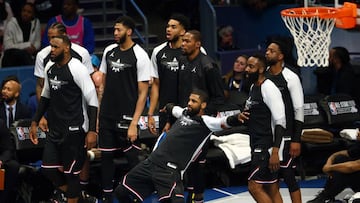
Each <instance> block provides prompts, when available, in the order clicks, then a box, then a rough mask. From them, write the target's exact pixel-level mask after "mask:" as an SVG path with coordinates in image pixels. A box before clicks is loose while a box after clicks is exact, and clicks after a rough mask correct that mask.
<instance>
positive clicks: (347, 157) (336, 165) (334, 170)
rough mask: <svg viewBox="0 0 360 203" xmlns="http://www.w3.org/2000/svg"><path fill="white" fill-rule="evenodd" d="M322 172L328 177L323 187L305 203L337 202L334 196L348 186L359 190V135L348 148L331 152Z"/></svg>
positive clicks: (355, 190) (356, 190)
mask: <svg viewBox="0 0 360 203" xmlns="http://www.w3.org/2000/svg"><path fill="white" fill-rule="evenodd" d="M323 172H324V173H326V174H327V176H328V178H327V181H326V183H325V187H324V189H323V190H322V191H321V192H320V193H319V194H318V195H317V196H316V197H315V198H314V199H313V200H310V201H308V202H307V203H324V202H337V201H335V196H336V195H338V194H339V193H340V192H342V191H343V190H344V189H345V188H348V187H350V188H351V189H352V190H353V191H354V192H355V193H356V192H360V187H359V179H360V135H359V134H358V135H357V141H356V143H354V144H353V145H352V146H351V147H349V149H347V150H341V151H338V152H335V153H333V154H332V155H330V157H329V158H328V159H327V161H326V163H325V165H324V167H323Z"/></svg>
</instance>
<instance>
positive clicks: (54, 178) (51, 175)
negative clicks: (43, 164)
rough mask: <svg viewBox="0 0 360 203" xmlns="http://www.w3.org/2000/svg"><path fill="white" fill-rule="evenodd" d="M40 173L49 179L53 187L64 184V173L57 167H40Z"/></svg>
mask: <svg viewBox="0 0 360 203" xmlns="http://www.w3.org/2000/svg"><path fill="white" fill-rule="evenodd" d="M41 171H42V174H43V175H44V176H45V177H46V178H47V179H49V180H50V181H51V182H52V183H53V185H54V186H55V187H60V186H63V185H65V184H66V181H65V177H64V174H63V173H62V172H60V171H59V170H58V169H57V168H42V169H41Z"/></svg>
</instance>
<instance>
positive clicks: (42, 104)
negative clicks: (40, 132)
mask: <svg viewBox="0 0 360 203" xmlns="http://www.w3.org/2000/svg"><path fill="white" fill-rule="evenodd" d="M49 103H50V100H49V99H48V98H45V97H41V98H40V101H39V105H38V108H37V110H36V113H35V115H34V117H33V119H32V120H33V121H35V122H36V123H39V121H40V119H41V117H42V116H43V115H44V114H45V112H46V110H47V108H48V106H49Z"/></svg>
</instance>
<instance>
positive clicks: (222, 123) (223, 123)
mask: <svg viewBox="0 0 360 203" xmlns="http://www.w3.org/2000/svg"><path fill="white" fill-rule="evenodd" d="M201 118H202V119H203V121H204V123H205V125H206V126H207V127H208V128H209V129H210V131H212V132H217V131H220V130H223V129H226V128H230V127H231V126H230V124H229V123H227V117H220V118H215V117H212V116H207V115H203V116H201Z"/></svg>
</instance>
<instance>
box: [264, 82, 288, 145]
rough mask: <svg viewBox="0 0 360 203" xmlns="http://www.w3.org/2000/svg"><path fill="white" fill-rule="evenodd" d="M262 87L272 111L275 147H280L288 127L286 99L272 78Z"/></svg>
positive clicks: (265, 99)
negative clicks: (284, 99)
mask: <svg viewBox="0 0 360 203" xmlns="http://www.w3.org/2000/svg"><path fill="white" fill-rule="evenodd" d="M261 87H262V88H261V93H262V96H263V99H264V102H265V104H266V105H267V106H268V108H269V109H270V112H271V117H272V125H273V126H274V127H273V129H274V130H273V133H274V147H280V143H281V140H282V138H283V136H284V132H285V128H286V117H285V105H284V101H283V99H282V95H281V92H280V90H279V89H278V88H277V87H276V85H275V84H274V83H273V82H271V81H270V80H266V81H265V82H264V84H263V85H262V86H261Z"/></svg>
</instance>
